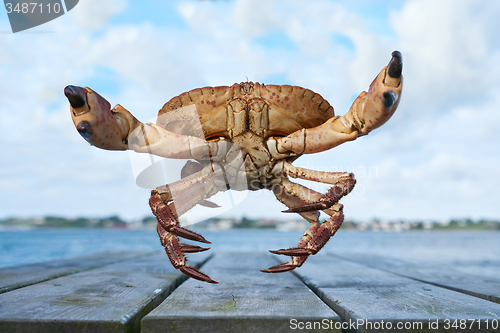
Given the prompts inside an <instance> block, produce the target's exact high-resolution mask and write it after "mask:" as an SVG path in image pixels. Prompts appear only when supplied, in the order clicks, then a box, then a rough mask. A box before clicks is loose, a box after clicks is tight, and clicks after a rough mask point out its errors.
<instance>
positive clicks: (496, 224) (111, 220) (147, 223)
mask: <svg viewBox="0 0 500 333" xmlns="http://www.w3.org/2000/svg"><path fill="white" fill-rule="evenodd" d="M156 223H157V222H156V219H155V218H154V217H152V216H148V217H145V218H143V219H139V220H136V221H133V222H126V221H123V220H122V219H120V218H119V217H117V216H111V217H106V218H85V217H80V218H75V219H68V218H64V217H52V216H48V217H38V218H7V219H3V220H0V231H3V230H31V229H35V228H36V229H50V228H81V229H112V230H117V229H119V230H156ZM193 227H194V228H196V229H205V230H230V229H271V230H281V231H288V230H305V229H306V228H307V227H308V223H307V222H306V221H305V220H301V219H290V220H288V221H283V220H272V219H249V218H246V217H243V218H236V219H231V218H211V219H207V220H205V221H201V222H199V223H197V224H196V225H193ZM341 229H344V230H360V231H386V232H398V231H408V230H487V231H500V221H495V220H479V221H474V220H471V219H454V220H450V221H448V222H445V223H443V222H436V221H383V220H377V219H374V220H371V221H368V222H356V221H344V223H343V225H342V227H341Z"/></svg>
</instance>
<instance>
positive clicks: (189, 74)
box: [0, 0, 500, 220]
mask: <svg viewBox="0 0 500 333" xmlns="http://www.w3.org/2000/svg"><path fill="white" fill-rule="evenodd" d="M498 17H500V3H498V2H493V1H462V2H455V1H450V0H446V1H440V2H437V1H434V0H421V1H413V0H410V1H308V2H306V1H299V0H289V1H285V0H273V1H271V0H268V1H264V0H237V1H229V0H227V1H224V0H221V1H160V0H154V1H153V0H151V1H135V2H132V1H126V0H110V1H106V2H103V1H97V0H81V1H80V3H79V4H78V5H77V6H76V7H75V8H74V9H73V10H72V11H70V12H69V13H67V14H65V15H63V16H62V17H60V18H58V19H56V20H54V21H51V22H49V23H46V24H44V25H41V26H39V27H36V28H33V29H30V30H28V31H26V32H22V33H17V34H12V33H11V32H10V25H9V22H8V19H7V15H6V14H5V13H4V14H2V15H0V32H1V33H0V117H1V118H0V119H1V120H0V147H1V148H0V153H1V155H0V156H1V158H0V218H3V217H9V216H21V217H29V216H42V215H49V214H50V215H59V216H68V217H75V216H81V215H83V216H108V215H111V214H117V215H120V216H121V217H122V218H124V219H126V220H132V219H135V218H139V217H143V216H146V215H148V214H150V211H149V206H148V204H147V200H148V197H149V190H147V189H143V188H140V187H138V186H137V185H136V184H135V179H134V170H133V169H132V165H131V160H130V154H129V153H128V152H111V151H103V150H99V149H97V148H94V147H91V146H89V145H88V144H87V143H86V142H85V141H84V140H83V139H82V138H81V137H80V136H79V134H78V133H77V131H76V130H75V129H74V126H73V124H72V121H71V117H70V114H69V109H68V108H69V107H68V103H67V100H66V99H65V97H64V95H63V89H64V87H65V86H66V85H68V84H73V85H79V86H89V87H91V88H93V89H94V90H96V91H97V92H99V93H100V94H101V95H102V96H104V97H105V98H106V99H108V100H109V101H110V103H111V104H112V105H115V104H117V103H119V104H121V105H123V106H124V107H126V108H127V109H128V110H130V111H131V112H132V113H133V114H134V115H135V116H136V117H137V118H138V119H140V120H142V121H148V120H151V119H153V118H154V117H155V116H156V113H157V111H158V110H159V109H160V108H161V107H162V105H163V104H164V103H165V102H166V101H168V100H169V99H170V98H172V97H174V96H176V95H178V94H180V93H182V92H185V91H188V90H191V89H194V88H197V87H202V86H216V85H232V84H233V83H235V82H242V81H246V80H247V78H248V80H250V81H254V82H256V81H257V82H264V83H268V84H271V83H274V84H292V85H298V86H302V87H306V88H309V89H312V90H314V91H316V92H317V93H319V94H321V95H322V96H323V97H325V98H326V99H327V100H328V101H329V102H330V103H331V104H332V105H333V106H334V107H335V110H336V113H337V114H344V113H345V112H347V110H348V108H349V106H350V103H352V101H353V99H354V98H355V97H356V96H357V95H358V94H359V93H360V92H361V91H363V90H366V89H367V88H368V86H369V84H370V82H371V81H372V80H373V78H374V77H375V76H376V75H377V74H378V72H379V71H380V70H381V69H382V68H383V67H384V66H385V65H386V64H387V62H388V61H389V60H390V54H391V52H392V51H393V50H399V51H401V52H402V53H403V59H404V69H403V73H404V76H405V87H404V90H403V97H402V101H401V103H400V106H399V108H398V111H397V113H396V114H395V116H394V117H393V118H392V119H391V120H390V121H389V122H388V123H387V124H385V125H384V126H383V127H381V128H379V129H377V130H376V131H374V132H372V133H370V135H368V136H366V137H362V138H359V139H358V140H356V141H354V142H349V143H346V144H344V145H342V146H339V147H336V148H334V149H332V150H330V151H326V152H322V153H319V154H314V155H305V156H303V157H301V158H300V159H299V160H297V161H296V162H295V163H294V164H296V165H298V166H303V167H308V168H313V169H321V170H330V171H353V172H355V173H356V176H357V180H358V184H357V186H356V189H355V191H354V192H353V193H351V194H350V195H349V196H348V197H346V198H344V199H343V200H342V203H343V204H344V205H345V209H344V210H345V215H346V217H347V218H349V219H356V220H369V219H372V218H375V217H378V218H383V219H389V220H396V219H405V220H412V219H435V220H447V219H450V218H474V219H480V218H494V219H499V218H500V208H499V205H498V201H499V198H500V186H499V185H500V174H499V173H498V165H499V164H500V154H499V147H500V131H499V129H498V124H499V123H500V112H499V110H498V109H499V108H498V105H500V67H499V66H498V63H499V61H500V36H499V35H498V34H497V33H495V31H496V30H495V27H497V21H498ZM311 186H312V187H313V188H315V189H318V190H323V191H324V190H326V189H327V187H325V186H319V185H317V184H311ZM241 199H242V201H241V203H239V204H238V205H237V206H236V207H234V208H232V209H229V210H227V211H225V213H224V214H225V215H226V216H243V215H245V216H248V217H255V218H257V217H271V218H289V216H286V215H284V214H282V213H280V211H281V210H282V209H283V206H282V205H281V204H280V203H278V202H277V201H276V200H275V199H274V196H273V195H272V194H271V193H270V192H266V191H258V192H250V193H247V194H246V195H244V196H243V197H241Z"/></svg>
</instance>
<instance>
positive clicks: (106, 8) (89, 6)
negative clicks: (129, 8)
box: [71, 0, 127, 31]
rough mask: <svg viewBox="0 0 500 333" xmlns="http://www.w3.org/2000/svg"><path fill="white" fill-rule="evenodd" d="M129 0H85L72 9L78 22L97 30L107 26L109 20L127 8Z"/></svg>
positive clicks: (87, 27)
mask: <svg viewBox="0 0 500 333" xmlns="http://www.w3.org/2000/svg"><path fill="white" fill-rule="evenodd" d="M126 5H127V0H111V1H109V0H108V1H100V0H85V1H80V2H78V5H77V6H76V7H75V8H74V9H73V10H72V11H71V13H73V12H74V14H75V18H76V20H77V21H78V23H79V24H80V25H81V26H83V27H85V28H86V29H89V30H91V31H97V30H100V29H102V28H103V27H105V26H106V24H107V23H108V22H109V20H110V19H111V18H112V17H113V16H115V15H116V14H118V13H120V12H121V11H123V10H124V9H125V8H126Z"/></svg>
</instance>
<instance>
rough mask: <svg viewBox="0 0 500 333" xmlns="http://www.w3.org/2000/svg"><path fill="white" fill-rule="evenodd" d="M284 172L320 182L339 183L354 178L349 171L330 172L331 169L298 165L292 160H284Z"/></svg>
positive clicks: (293, 176)
mask: <svg viewBox="0 0 500 333" xmlns="http://www.w3.org/2000/svg"><path fill="white" fill-rule="evenodd" d="M283 172H285V173H286V174H287V175H288V176H290V177H292V178H300V179H305V180H310V181H313V182H320V183H325V184H332V185H334V184H338V183H340V182H342V181H345V180H353V179H354V174H353V173H349V172H329V171H316V170H310V169H305V168H301V167H297V166H295V165H293V164H291V163H290V162H287V161H284V162H283Z"/></svg>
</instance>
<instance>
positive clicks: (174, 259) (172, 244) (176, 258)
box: [157, 223, 218, 283]
mask: <svg viewBox="0 0 500 333" xmlns="http://www.w3.org/2000/svg"><path fill="white" fill-rule="evenodd" d="M157 231H158V236H160V241H161V244H162V245H163V247H164V248H165V252H166V253H167V255H168V258H169V260H170V262H171V263H172V266H174V268H176V269H179V270H180V271H181V272H182V273H184V274H186V275H187V276H189V277H192V278H193V279H197V280H200V281H205V282H209V283H218V282H217V281H214V280H212V279H211V278H210V277H209V276H208V275H206V274H205V273H202V272H200V271H199V270H198V269H196V268H194V267H192V266H188V265H186V262H187V259H186V257H185V256H184V253H186V252H201V251H206V250H208V249H207V248H202V247H199V246H194V245H188V244H180V243H179V241H178V239H177V237H176V236H175V235H174V234H172V233H169V232H167V231H166V230H165V229H164V228H163V227H162V226H161V225H160V223H158V227H157Z"/></svg>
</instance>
